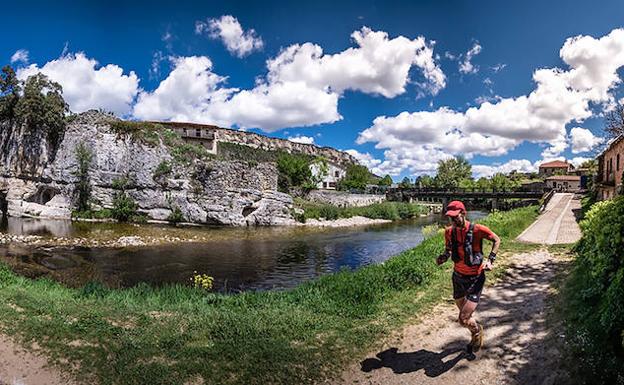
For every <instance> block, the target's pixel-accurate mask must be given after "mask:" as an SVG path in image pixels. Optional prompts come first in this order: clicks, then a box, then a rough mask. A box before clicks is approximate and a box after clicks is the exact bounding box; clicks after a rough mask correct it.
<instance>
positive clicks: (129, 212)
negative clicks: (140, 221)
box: [111, 191, 138, 222]
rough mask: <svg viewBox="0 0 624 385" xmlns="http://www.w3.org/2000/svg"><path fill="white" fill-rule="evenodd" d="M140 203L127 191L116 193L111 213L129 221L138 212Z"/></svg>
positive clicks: (114, 216) (122, 220) (117, 217)
mask: <svg viewBox="0 0 624 385" xmlns="http://www.w3.org/2000/svg"><path fill="white" fill-rule="evenodd" d="M137 209H138V205H137V204H136V202H135V201H134V199H132V198H131V197H130V196H129V195H128V194H126V192H125V191H122V192H118V193H117V194H115V198H114V199H113V209H112V210H111V215H112V217H113V218H115V219H117V220H118V221H120V222H128V221H129V220H130V219H131V218H133V217H135V216H136V214H137Z"/></svg>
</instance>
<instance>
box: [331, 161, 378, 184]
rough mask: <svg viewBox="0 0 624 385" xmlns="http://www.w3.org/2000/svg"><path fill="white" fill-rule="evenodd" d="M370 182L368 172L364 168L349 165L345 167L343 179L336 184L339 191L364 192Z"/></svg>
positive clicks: (357, 165)
mask: <svg viewBox="0 0 624 385" xmlns="http://www.w3.org/2000/svg"><path fill="white" fill-rule="evenodd" d="M369 181H370V172H369V171H368V169H367V168H366V166H362V165H359V164H351V165H349V166H348V167H347V172H346V175H345V177H344V178H342V179H341V180H340V182H339V183H338V187H339V189H340V190H351V189H356V190H364V189H365V188H366V185H367V184H368V182H369Z"/></svg>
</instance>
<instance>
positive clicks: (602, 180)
mask: <svg viewBox="0 0 624 385" xmlns="http://www.w3.org/2000/svg"><path fill="white" fill-rule="evenodd" d="M597 160H598V175H596V190H597V193H598V199H599V200H605V199H610V198H613V197H614V196H615V195H617V194H618V191H620V189H621V188H622V172H624V135H620V136H619V137H617V138H615V139H614V140H612V141H611V142H610V143H609V144H608V145H607V148H605V150H604V151H603V152H602V153H600V155H598V158H597Z"/></svg>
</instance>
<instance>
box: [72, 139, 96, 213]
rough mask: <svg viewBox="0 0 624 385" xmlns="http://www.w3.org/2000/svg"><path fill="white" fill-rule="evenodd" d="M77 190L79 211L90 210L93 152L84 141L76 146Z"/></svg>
mask: <svg viewBox="0 0 624 385" xmlns="http://www.w3.org/2000/svg"><path fill="white" fill-rule="evenodd" d="M76 161H77V163H78V169H77V170H76V174H75V175H76V177H77V178H78V183H76V191H77V193H78V211H83V212H84V211H88V210H89V209H90V205H89V199H90V198H91V183H90V178H89V167H91V162H92V161H93V152H91V150H90V149H89V148H88V147H87V146H86V145H85V144H84V143H83V142H81V143H79V144H78V146H76Z"/></svg>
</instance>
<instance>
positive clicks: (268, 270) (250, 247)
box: [0, 212, 486, 291]
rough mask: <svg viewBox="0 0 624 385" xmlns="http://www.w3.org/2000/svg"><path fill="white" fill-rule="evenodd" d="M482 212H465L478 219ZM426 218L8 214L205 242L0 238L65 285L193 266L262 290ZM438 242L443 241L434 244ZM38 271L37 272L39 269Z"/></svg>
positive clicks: (59, 226) (374, 253) (378, 244)
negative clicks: (315, 223)
mask: <svg viewBox="0 0 624 385" xmlns="http://www.w3.org/2000/svg"><path fill="white" fill-rule="evenodd" d="M484 215H486V213H484V212H471V213H469V216H470V217H471V218H473V219H478V218H481V217H483V216H484ZM442 220H443V218H441V217H437V216H436V217H425V218H418V219H414V220H409V221H399V222H393V223H389V224H382V225H373V226H364V227H356V228H342V229H324V230H319V229H308V228H245V229H232V228H213V229H208V228H197V229H175V228H170V227H162V226H161V227H158V226H155V227H151V226H138V227H137V226H132V225H121V226H120V225H111V224H106V225H101V224H98V225H95V224H86V225H85V224H80V225H78V226H77V225H75V224H72V223H71V222H69V221H39V220H24V219H16V218H9V223H8V224H7V226H6V228H5V229H4V231H8V232H11V233H14V234H33V233H36V234H48V235H50V236H55V237H60V236H63V237H70V236H100V235H101V234H107V232H113V233H115V234H117V233H122V234H134V233H137V232H141V231H148V232H150V233H154V232H156V233H158V232H164V233H170V232H180V231H182V232H185V233H188V232H191V233H193V232H202V233H204V234H206V233H208V234H210V241H207V242H202V243H183V244H175V245H165V246H154V247H141V248H137V247H134V248H114V249H113V248H94V249H89V248H51V249H42V248H39V249H28V248H24V247H22V246H19V247H18V246H15V245H5V246H2V248H1V249H0V253H1V254H3V255H5V256H6V257H5V258H9V259H13V260H19V261H21V262H23V263H25V264H29V265H34V266H36V267H37V268H41V269H45V270H46V271H47V272H48V273H49V274H50V275H51V276H52V277H53V278H56V279H60V280H62V281H63V282H65V283H68V284H71V285H81V284H84V283H86V281H88V280H98V281H101V282H104V283H105V284H107V285H109V286H113V287H119V286H122V287H127V286H133V285H136V284H138V283H140V282H147V283H149V284H152V285H162V284H167V283H187V282H188V281H189V278H190V277H191V276H192V274H193V273H194V272H195V271H197V272H199V273H206V274H209V275H211V276H213V277H214V278H215V287H216V289H218V290H221V291H239V290H267V289H285V288H290V287H294V286H296V285H298V284H300V283H302V282H304V281H307V280H310V279H314V278H316V277H319V276H321V275H324V274H327V273H331V272H335V271H339V270H340V269H343V268H347V269H356V268H359V267H361V266H365V265H368V264H373V263H380V262H383V261H385V260H386V259H388V258H389V257H391V256H393V255H396V254H398V253H400V252H401V251H403V250H406V249H409V248H411V247H414V246H416V245H417V244H419V243H420V242H422V240H423V234H422V228H423V226H425V225H428V224H431V223H440V222H441V221H442ZM440 247H442V245H441V246H440ZM42 274H43V273H42Z"/></svg>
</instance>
